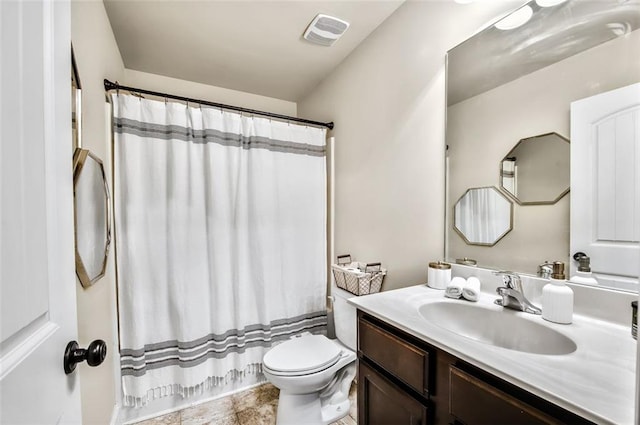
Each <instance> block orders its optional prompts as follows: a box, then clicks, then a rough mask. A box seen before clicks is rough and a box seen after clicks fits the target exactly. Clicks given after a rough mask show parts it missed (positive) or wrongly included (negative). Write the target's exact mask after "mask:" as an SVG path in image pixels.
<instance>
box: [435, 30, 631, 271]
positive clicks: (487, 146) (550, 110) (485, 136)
mask: <svg viewBox="0 0 640 425" xmlns="http://www.w3.org/2000/svg"><path fill="white" fill-rule="evenodd" d="M638 46H640V31H634V32H633V33H631V34H629V35H628V36H625V37H620V38H617V39H614V40H612V41H610V42H608V43H605V44H602V45H600V46H598V47H595V48H593V49H590V50H588V51H586V52H582V53H580V54H578V55H575V56H572V57H570V58H568V59H565V60H563V61H561V62H558V63H556V64H554V65H552V66H549V67H547V68H544V69H541V70H539V71H537V72H534V73H532V74H529V75H527V76H524V77H522V78H520V79H518V80H515V81H512V82H510V83H507V84H505V85H503V86H500V87H498V88H496V89H493V90H490V91H488V92H486V93H483V94H480V95H478V96H475V97H473V98H471V99H468V100H465V101H463V102H460V103H458V104H455V105H452V106H450V107H449V108H448V111H447V126H448V127H447V143H448V144H449V165H450V171H449V177H450V179H449V194H450V198H449V205H448V206H447V208H448V210H447V211H448V212H449V213H450V212H452V211H453V206H454V204H455V202H456V201H457V200H458V199H459V198H460V196H462V194H463V193H464V192H465V191H466V190H467V189H468V188H470V187H482V186H499V184H500V180H499V163H500V161H501V160H502V158H503V157H504V156H505V155H507V153H509V151H510V150H511V149H512V148H513V147H514V146H515V145H516V143H517V142H518V141H519V140H520V139H523V138H526V137H531V136H536V135H540V134H544V133H549V132H556V133H558V134H561V135H563V136H565V137H567V138H570V134H569V128H570V125H569V124H570V120H569V119H570V103H571V102H572V101H574V100H578V99H582V98H585V97H589V96H593V95H595V94H597V93H601V92H604V91H608V90H612V89H615V88H618V87H623V86H626V85H629V84H632V83H634V82H638V81H640V61H638V59H637V58H638V56H637V51H638ZM613 68H615V69H613ZM570 195H571V193H569V194H568V195H567V196H565V197H564V198H562V199H561V200H560V201H559V202H558V203H556V204H554V205H540V206H536V205H527V206H520V205H517V204H516V205H514V228H513V230H512V231H511V232H510V233H509V234H507V235H506V236H505V237H504V238H503V239H501V240H500V241H499V242H498V243H497V244H496V245H495V246H493V247H483V246H471V245H467V244H465V243H464V241H463V240H462V238H461V237H460V236H459V235H458V234H457V233H455V232H454V231H453V230H452V229H450V231H449V232H448V240H449V255H448V258H449V259H452V260H453V259H455V258H461V257H470V258H474V259H476V260H478V264H480V265H484V266H487V267H492V268H502V269H510V270H517V271H521V272H526V273H531V274H535V273H536V270H537V265H538V264H540V263H542V262H544V261H545V260H549V261H554V260H555V261H564V262H565V263H567V262H568V261H569V198H570ZM571 261H573V260H571Z"/></svg>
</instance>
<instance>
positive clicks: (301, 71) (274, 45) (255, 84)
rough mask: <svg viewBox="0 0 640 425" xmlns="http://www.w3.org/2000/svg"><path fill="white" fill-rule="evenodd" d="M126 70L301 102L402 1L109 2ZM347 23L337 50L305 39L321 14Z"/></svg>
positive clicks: (140, 0)
mask: <svg viewBox="0 0 640 425" xmlns="http://www.w3.org/2000/svg"><path fill="white" fill-rule="evenodd" d="M103 1H104V5H105V8H106V10H107V14H108V16H109V20H110V22H111V27H112V29H113V32H114V34H115V38H116V42H117V43H118V47H119V49H120V53H121V54H122V59H123V61H124V65H125V67H126V68H128V69H133V70H138V71H144V72H149V73H154V74H160V75H165V76H169V77H174V78H179V79H183V80H188V81H195V82H199V83H204V84H209V85H213V86H219V87H225V88H228V89H234V90H240V91H244V92H249V93H255V94H260V95H264V96H269V97H274V98H278V99H284V100H289V101H298V100H300V99H302V98H303V97H304V96H305V95H306V94H307V93H309V92H310V91H311V90H312V89H313V88H314V87H316V85H317V84H318V83H320V81H322V79H324V78H325V77H326V76H327V75H328V74H330V73H331V71H332V70H333V69H334V68H335V67H336V66H337V65H338V64H339V63H340V62H341V61H342V60H343V59H344V58H345V57H347V56H348V55H349V53H351V52H352V51H353V50H354V49H355V48H356V47H357V46H358V44H360V42H362V41H363V40H364V39H365V38H367V36H369V34H371V32H373V31H374V30H375V28H376V27H377V26H378V25H380V24H381V23H382V22H383V21H384V20H385V19H386V18H387V17H388V16H389V15H391V14H392V13H393V12H394V11H395V10H396V9H397V8H398V7H399V6H400V5H401V4H402V2H403V1H404V0H388V1H375V0H368V1H362V0H360V1H357V0H350V1H313V0H298V1H268V0H252V1H242V0H235V1H214V0H200V1H185V0H169V1H166V0H165V1H159V0H158V1H142V0H103ZM318 13H324V14H327V15H331V16H335V17H338V18H340V19H343V20H346V21H347V22H349V23H350V24H351V26H350V27H349V29H348V30H347V31H346V32H345V34H344V35H343V36H342V38H340V39H339V40H338V41H337V42H336V43H335V44H334V45H333V46H332V47H323V46H318V45H314V44H311V43H309V42H307V41H305V40H304V39H303V38H302V34H303V32H304V30H305V29H306V28H307V26H308V24H309V23H310V22H311V20H312V19H313V18H314V17H315V16H316V15H317V14H318Z"/></svg>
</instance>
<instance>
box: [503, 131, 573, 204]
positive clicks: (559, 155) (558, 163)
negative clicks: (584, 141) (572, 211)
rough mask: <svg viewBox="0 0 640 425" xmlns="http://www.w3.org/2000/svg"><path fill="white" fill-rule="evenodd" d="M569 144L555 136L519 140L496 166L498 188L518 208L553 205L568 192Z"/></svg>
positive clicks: (551, 134) (562, 138)
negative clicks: (498, 179)
mask: <svg viewBox="0 0 640 425" xmlns="http://www.w3.org/2000/svg"><path fill="white" fill-rule="evenodd" d="M570 153H571V152H570V149H569V140H568V139H566V138H564V137H562V136H560V135H559V134H557V133H547V134H542V135H540V136H534V137H528V138H526V139H522V140H520V141H519V142H518V143H517V144H516V145H515V146H514V147H513V149H511V151H510V152H509V153H508V154H507V155H506V156H505V158H504V159H503V160H502V162H501V165H500V186H501V187H502V189H504V190H505V192H507V194H509V195H510V196H511V197H513V199H515V200H516V202H518V203H519V204H520V205H544V204H555V203H556V202H558V201H559V200H560V198H562V197H563V196H564V195H566V194H567V192H569V180H570V176H569V161H570Z"/></svg>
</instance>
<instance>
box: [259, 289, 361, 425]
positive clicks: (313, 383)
mask: <svg viewBox="0 0 640 425" xmlns="http://www.w3.org/2000/svg"><path fill="white" fill-rule="evenodd" d="M332 293H333V295H334V321H336V335H337V336H338V339H329V338H327V337H326V336H324V335H311V334H309V333H306V334H302V335H298V336H296V337H294V338H291V339H290V340H288V341H286V342H283V343H282V344H279V345H277V346H275V347H273V348H272V349H270V350H269V351H268V352H267V353H266V354H265V355H264V358H263V366H262V371H263V373H264V376H265V377H266V378H267V380H268V381H269V382H271V383H272V384H273V385H274V386H276V387H277V388H279V389H280V398H279V400H278V412H277V416H276V424H277V425H302V424H305V425H306V424H308V425H328V424H330V423H331V422H335V421H337V420H339V419H340V418H342V417H344V416H346V415H348V414H349V407H350V401H349V389H350V387H351V383H352V381H353V378H354V377H355V375H356V363H355V362H356V353H355V351H354V348H355V326H356V322H355V308H354V307H352V306H351V305H349V304H347V303H346V299H347V298H349V297H352V296H353V295H352V294H350V293H348V292H346V291H342V290H340V289H339V288H335V289H333V290H332ZM338 300H339V301H338ZM336 308H337V309H338V310H339V311H340V312H339V313H338V312H337V311H336ZM346 310H353V311H352V312H348V311H346ZM338 320H340V321H341V322H343V321H344V322H345V323H338ZM351 320H353V321H351ZM338 327H340V328H341V329H340V331H338ZM347 328H353V329H348V331H347V332H345V330H347ZM341 336H342V337H343V338H344V339H345V340H344V341H343V340H341V339H340V338H341ZM347 339H348V340H347Z"/></svg>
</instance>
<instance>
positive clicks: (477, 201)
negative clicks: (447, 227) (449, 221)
mask: <svg viewBox="0 0 640 425" xmlns="http://www.w3.org/2000/svg"><path fill="white" fill-rule="evenodd" d="M453 217H454V225H453V228H454V229H455V231H456V232H457V233H458V234H459V235H460V236H461V237H462V238H463V239H464V241H465V242H466V243H467V244H469V245H484V246H493V245H495V244H496V243H498V241H499V240H500V239H502V238H503V237H504V236H505V235H506V234H507V233H509V232H510V231H511V229H512V228H513V203H512V202H511V201H510V200H509V199H508V198H507V197H506V196H505V195H503V194H502V193H501V192H500V191H499V190H498V188H496V187H493V186H490V187H474V188H471V189H467V191H466V192H465V193H464V194H463V195H462V196H461V197H460V199H458V202H456V204H455V206H454V207H453Z"/></svg>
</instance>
